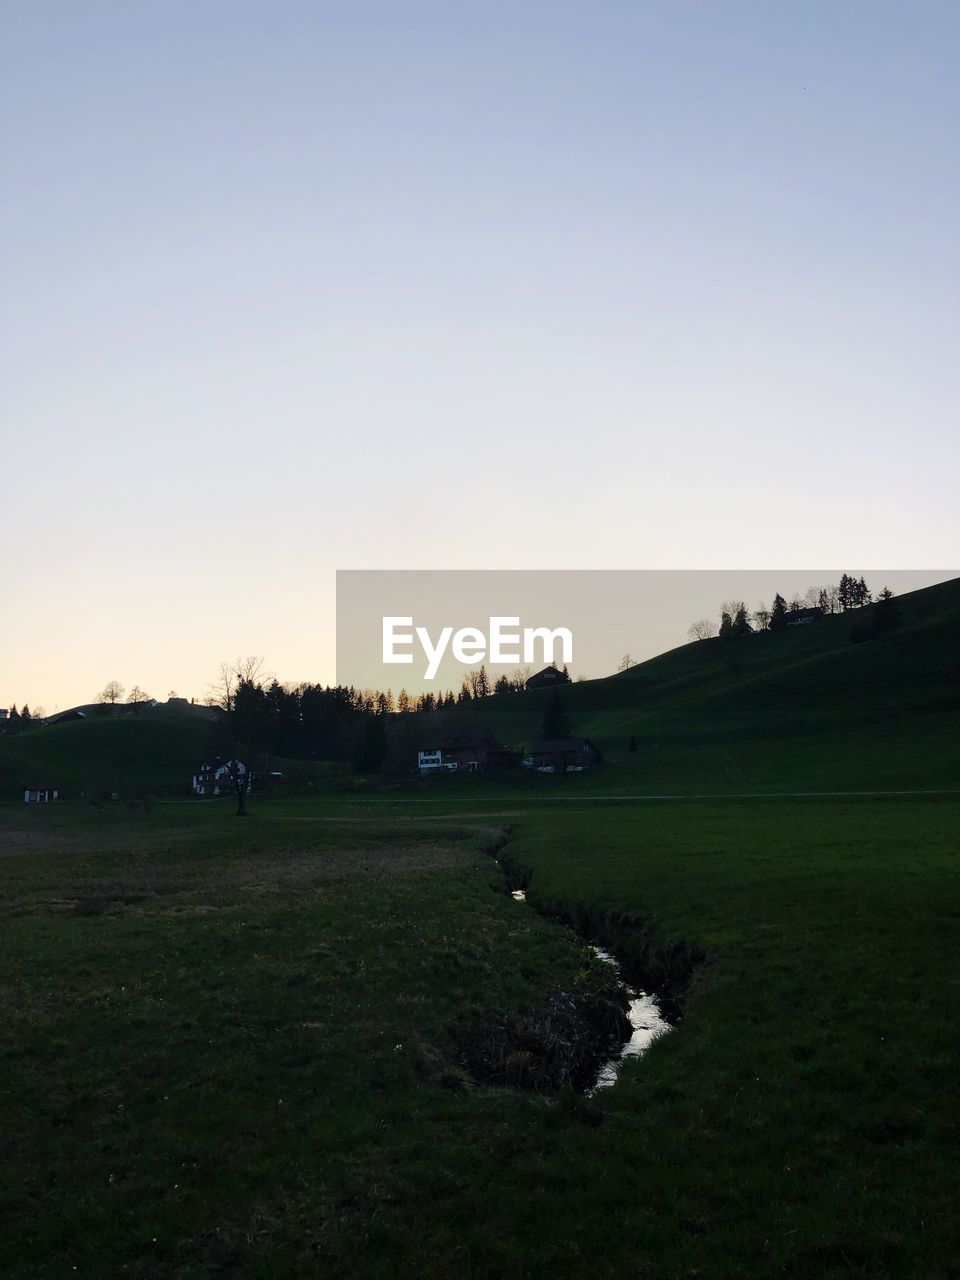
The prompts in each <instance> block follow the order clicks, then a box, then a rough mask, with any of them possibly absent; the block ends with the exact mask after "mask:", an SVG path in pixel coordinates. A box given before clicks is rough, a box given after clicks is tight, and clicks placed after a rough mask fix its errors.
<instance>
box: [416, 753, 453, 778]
mask: <svg viewBox="0 0 960 1280" xmlns="http://www.w3.org/2000/svg"><path fill="white" fill-rule="evenodd" d="M417 761H418V764H419V768H420V772H421V773H439V772H441V771H443V772H444V773H456V771H457V762H456V761H455V760H444V758H443V752H442V751H441V750H440V748H439V747H438V748H437V749H436V750H435V751H418V752H417Z"/></svg>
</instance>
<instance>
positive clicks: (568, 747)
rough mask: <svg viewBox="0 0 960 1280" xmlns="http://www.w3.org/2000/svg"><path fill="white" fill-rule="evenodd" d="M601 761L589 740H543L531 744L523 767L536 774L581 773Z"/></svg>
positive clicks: (598, 753)
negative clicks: (534, 770)
mask: <svg viewBox="0 0 960 1280" xmlns="http://www.w3.org/2000/svg"><path fill="white" fill-rule="evenodd" d="M601 760H602V756H601V755H600V752H599V751H598V750H597V748H596V747H595V746H594V744H593V743H592V742H591V741H590V739H589V738H545V739H544V740H543V741H542V742H535V743H534V744H533V748H532V750H531V751H530V754H529V755H527V756H525V757H524V759H523V767H524V768H525V769H536V771H537V772H538V773H582V772H583V770H584V769H590V768H592V766H593V765H597V764H599V763H600V762H601Z"/></svg>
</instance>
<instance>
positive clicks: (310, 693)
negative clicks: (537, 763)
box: [207, 658, 570, 808]
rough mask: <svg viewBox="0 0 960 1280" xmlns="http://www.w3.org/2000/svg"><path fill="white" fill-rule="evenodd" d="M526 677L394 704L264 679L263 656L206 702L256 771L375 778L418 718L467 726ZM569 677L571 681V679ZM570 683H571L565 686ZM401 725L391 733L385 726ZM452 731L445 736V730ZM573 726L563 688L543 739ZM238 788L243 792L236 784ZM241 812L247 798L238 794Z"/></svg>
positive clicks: (343, 689)
mask: <svg viewBox="0 0 960 1280" xmlns="http://www.w3.org/2000/svg"><path fill="white" fill-rule="evenodd" d="M527 676H528V673H527V672H525V671H518V672H516V673H515V675H514V676H513V677H510V676H501V677H499V678H498V679H497V680H496V681H494V682H493V683H492V685H491V681H490V678H489V675H488V674H487V671H486V668H485V667H481V668H480V669H479V671H471V672H470V673H469V675H468V676H467V677H466V678H465V679H464V682H463V685H462V686H461V688H460V690H459V692H458V693H454V692H453V691H452V690H446V691H445V692H442V693H437V694H433V693H425V694H421V695H419V696H418V697H416V698H412V697H411V696H410V695H409V694H408V693H407V691H406V690H405V689H401V690H400V693H399V694H398V695H397V697H396V699H394V696H393V694H392V693H391V692H390V691H389V690H387V691H381V690H369V689H355V688H353V687H348V686H344V685H320V684H298V685H285V684H281V683H280V681H278V680H277V679H276V678H275V677H273V676H271V675H269V674H267V672H266V670H265V667H264V663H263V660H262V659H260V658H244V659H238V660H237V661H236V662H232V663H223V664H222V665H221V667H220V671H219V674H218V677H217V679H216V681H215V682H214V683H213V685H211V687H210V696H209V697H208V699H207V701H208V704H209V705H211V706H216V707H219V708H220V710H221V711H222V712H223V713H224V727H225V729H226V731H227V733H228V735H229V737H230V738H231V739H232V741H233V744H234V752H235V754H236V755H237V756H238V757H242V758H243V759H244V760H245V761H246V762H247V763H248V764H250V765H251V767H252V768H253V770H258V769H259V770H263V769H265V768H266V767H267V762H268V759H269V757H270V756H271V755H274V756H282V757H286V758H288V759H308V760H326V761H331V762H334V763H351V764H352V765H353V766H354V768H356V769H357V770H358V771H360V772H362V773H372V772H377V771H379V770H380V769H382V768H383V766H384V764H385V763H386V761H387V758H388V754H389V752H390V749H391V745H392V746H393V748H394V749H395V750H399V751H401V753H403V752H406V754H409V749H408V743H407V739H406V737H405V736H404V732H403V725H404V724H406V725H408V726H409V727H410V731H411V732H414V729H413V725H414V722H415V719H417V718H419V717H421V716H424V715H429V714H431V713H433V714H436V713H437V712H441V713H444V715H445V714H446V713H447V712H448V711H453V710H456V709H459V710H460V713H461V714H460V720H459V723H458V722H457V721H456V717H452V719H451V725H450V726H448V728H449V730H450V731H454V726H456V731H463V730H464V729H465V728H467V727H469V726H470V720H469V719H467V720H464V719H463V716H464V714H466V715H468V716H469V714H470V713H469V707H470V706H471V705H472V704H473V703H475V702H477V701H480V700H481V699H483V698H487V697H498V696H507V695H508V694H510V693H515V692H518V691H519V690H521V689H523V688H524V687H525V685H526V681H527ZM568 679H569V677H568ZM565 683H566V682H565ZM391 723H393V724H394V725H395V726H397V727H396V728H395V730H394V732H393V733H392V734H388V727H389V726H390V725H391ZM444 731H447V730H444ZM569 733H570V726H569V722H568V720H567V717H566V713H565V710H564V707H563V704H562V701H561V699H560V694H559V691H558V690H554V691H553V694H552V696H551V700H550V703H549V704H548V707H547V711H546V715H545V717H544V722H543V726H542V734H543V736H544V737H551V738H563V737H567V736H569ZM238 787H242V788H243V790H244V794H245V790H246V787H245V786H244V784H243V783H242V781H241V780H240V779H239V778H238ZM238 797H239V799H240V807H241V808H242V802H243V796H242V795H240V793H239V791H238Z"/></svg>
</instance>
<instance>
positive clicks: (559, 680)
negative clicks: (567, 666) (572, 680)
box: [527, 665, 569, 689]
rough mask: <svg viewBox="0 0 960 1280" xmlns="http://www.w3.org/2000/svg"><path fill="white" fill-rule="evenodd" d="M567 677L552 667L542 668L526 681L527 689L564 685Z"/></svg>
mask: <svg viewBox="0 0 960 1280" xmlns="http://www.w3.org/2000/svg"><path fill="white" fill-rule="evenodd" d="M568 679H569V676H565V675H564V674H563V672H562V671H561V670H560V668H559V667H555V666H553V665H551V666H549V667H544V668H543V670H542V671H537V672H536V673H535V674H534V675H532V676H531V677H530V679H529V680H528V681H527V688H528V689H529V688H530V687H531V685H532V686H533V687H534V688H536V686H537V685H539V684H565V683H566V682H567V680H568Z"/></svg>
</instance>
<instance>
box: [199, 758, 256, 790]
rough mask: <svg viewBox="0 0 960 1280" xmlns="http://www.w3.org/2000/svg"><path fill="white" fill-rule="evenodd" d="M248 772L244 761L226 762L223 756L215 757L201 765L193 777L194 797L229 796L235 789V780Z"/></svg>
mask: <svg viewBox="0 0 960 1280" xmlns="http://www.w3.org/2000/svg"><path fill="white" fill-rule="evenodd" d="M246 772H247V766H246V765H245V764H244V763H243V761H242V760H225V759H224V758H223V756H215V757H214V758H213V759H212V760H207V761H206V763H204V764H202V765H200V767H199V768H198V769H197V772H196V773H195V774H194V775H193V792H194V795H198V796H225V795H228V794H229V793H231V792H233V790H234V788H235V780H236V779H237V778H243V777H245V776H246ZM251 781H252V780H251ZM248 789H249V788H248Z"/></svg>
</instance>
